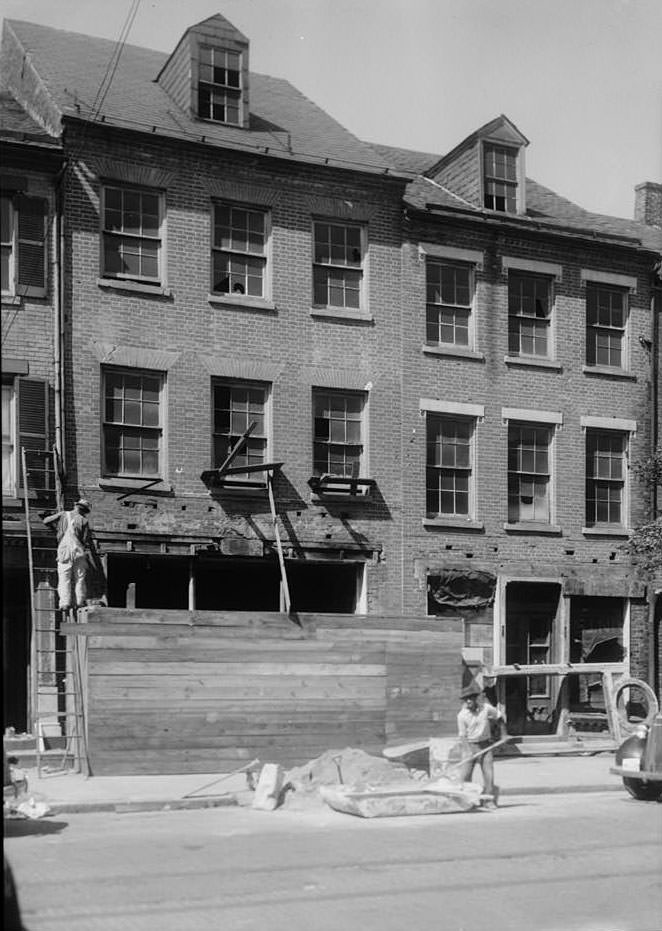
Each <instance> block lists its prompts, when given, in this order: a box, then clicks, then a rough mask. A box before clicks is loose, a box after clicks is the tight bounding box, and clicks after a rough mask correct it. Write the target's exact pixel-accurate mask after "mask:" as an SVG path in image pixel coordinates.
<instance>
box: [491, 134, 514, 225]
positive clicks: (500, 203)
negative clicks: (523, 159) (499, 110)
mask: <svg viewBox="0 0 662 931" xmlns="http://www.w3.org/2000/svg"><path fill="white" fill-rule="evenodd" d="M483 190H484V195H483V196H484V205H485V207H487V208H488V210H499V211H501V212H504V213H516V212H517V150H516V149H511V148H509V147H507V146H503V145H492V144H490V143H484V144H483Z"/></svg>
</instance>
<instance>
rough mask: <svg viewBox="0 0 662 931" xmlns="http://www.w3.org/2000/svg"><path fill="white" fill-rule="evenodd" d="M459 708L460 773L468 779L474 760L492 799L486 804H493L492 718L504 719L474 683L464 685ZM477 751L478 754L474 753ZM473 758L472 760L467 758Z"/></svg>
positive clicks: (472, 769)
mask: <svg viewBox="0 0 662 931" xmlns="http://www.w3.org/2000/svg"><path fill="white" fill-rule="evenodd" d="M460 697H461V699H462V707H461V709H460V711H459V712H458V715H457V731H458V734H459V737H460V740H461V741H462V742H463V744H464V755H465V759H466V762H465V763H464V764H463V765H462V767H461V771H460V775H461V778H462V781H463V782H470V781H471V777H472V774H473V771H474V767H475V765H476V763H478V764H479V765H480V768H481V773H482V776H483V793H484V794H485V795H488V796H491V798H492V799H493V801H488V802H487V807H492V808H493V807H495V806H496V797H497V789H496V786H495V785H494V753H493V751H492V750H490V749H489V748H490V747H491V746H492V728H491V722H492V721H499V720H502V719H503V715H502V713H501V710H500V709H499V708H495V707H494V706H493V705H491V704H490V703H489V701H488V700H487V699H486V698H485V696H484V695H483V693H482V690H481V689H480V688H479V686H478V685H476V683H472V684H471V685H468V686H466V687H465V688H463V689H462V692H461V694H460ZM476 754H480V756H476ZM470 757H473V759H467V758H470Z"/></svg>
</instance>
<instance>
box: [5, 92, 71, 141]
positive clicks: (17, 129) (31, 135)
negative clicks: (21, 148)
mask: <svg viewBox="0 0 662 931" xmlns="http://www.w3.org/2000/svg"><path fill="white" fill-rule="evenodd" d="M0 139H3V140H6V141H8V142H27V143H31V144H35V145H45V146H52V147H53V148H59V147H60V145H61V143H60V140H59V139H57V138H56V137H55V136H51V135H50V133H47V132H44V130H43V128H42V127H41V126H40V125H39V123H37V122H36V121H35V120H33V119H32V117H31V116H30V115H29V114H28V113H27V112H26V111H25V110H24V109H23V107H22V106H21V105H20V104H19V103H17V101H16V100H15V99H14V98H13V97H12V95H11V94H8V93H4V92H2V91H0Z"/></svg>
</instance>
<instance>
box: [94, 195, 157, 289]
mask: <svg viewBox="0 0 662 931" xmlns="http://www.w3.org/2000/svg"><path fill="white" fill-rule="evenodd" d="M102 219H103V250H102V275H103V277H104V278H118V279H122V280H126V281H136V282H139V283H144V284H150V285H160V284H162V279H163V232H162V227H163V195H162V194H160V193H159V192H158V191H154V190H148V189H144V188H137V187H124V186H119V185H107V186H106V187H105V188H104V190H103V209H102Z"/></svg>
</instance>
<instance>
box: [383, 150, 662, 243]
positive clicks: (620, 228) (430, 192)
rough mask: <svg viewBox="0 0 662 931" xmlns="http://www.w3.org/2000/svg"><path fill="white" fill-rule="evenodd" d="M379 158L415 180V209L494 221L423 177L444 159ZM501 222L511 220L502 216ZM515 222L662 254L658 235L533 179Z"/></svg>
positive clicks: (394, 154)
mask: <svg viewBox="0 0 662 931" xmlns="http://www.w3.org/2000/svg"><path fill="white" fill-rule="evenodd" d="M373 148H374V150H375V151H376V152H377V154H378V155H379V156H380V157H381V158H382V159H384V160H385V161H387V162H390V164H392V165H393V167H394V168H395V169H397V170H398V171H401V172H404V173H413V174H415V175H416V178H415V179H414V180H412V181H411V183H410V184H409V185H408V186H407V190H406V194H405V202H406V203H407V204H409V205H410V206H411V207H414V208H416V209H418V210H426V209H430V208H432V209H442V210H444V209H445V210H451V211H458V212H463V213H468V214H474V215H477V216H489V217H494V211H492V210H486V209H484V208H481V207H478V206H476V205H475V204H472V203H470V202H469V201H467V200H465V199H464V198H462V197H460V196H459V195H457V194H456V193H454V192H453V191H452V190H451V189H450V188H448V187H445V186H443V185H441V184H439V183H438V182H437V181H435V180H433V179H432V178H427V177H425V173H426V172H428V171H429V170H430V169H431V168H432V167H433V166H434V165H436V164H438V163H439V161H440V160H441V159H442V156H441V155H439V154H438V153H436V154H435V153H432V152H418V151H413V150H410V149H402V148H396V147H394V146H386V145H373ZM499 217H500V219H502V220H504V221H507V220H508V219H510V218H509V217H508V216H506V215H504V214H500V215H499ZM516 220H517V221H518V222H520V223H523V224H525V225H526V222H527V220H528V222H529V225H531V226H536V227H540V226H543V227H544V226H547V227H549V228H550V229H554V228H556V229H559V230H561V229H567V230H570V231H572V232H575V233H577V234H588V235H597V236H603V237H605V238H607V239H612V240H621V241H623V243H626V242H627V241H630V243H631V244H637V243H640V244H641V245H642V246H643V247H644V248H646V249H650V250H652V251H655V252H662V230H658V229H656V228H655V227H652V226H646V225H645V224H643V223H638V222H637V221H636V220H628V219H623V218H621V217H611V216H605V215H603V214H599V213H591V212H590V211H588V210H584V209H583V207H580V206H579V205H578V204H575V203H573V202H572V201H571V200H568V199H567V198H565V197H562V196H561V195H560V194H557V193H555V192H554V191H552V190H550V189H549V188H547V187H544V186H543V185H542V184H539V183H538V182H537V181H533V180H532V179H531V178H527V179H526V214H525V215H524V216H521V217H517V218H516Z"/></svg>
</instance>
